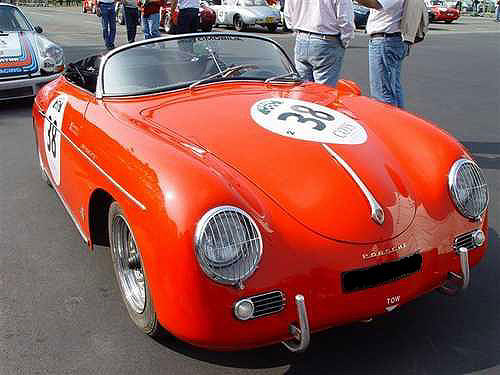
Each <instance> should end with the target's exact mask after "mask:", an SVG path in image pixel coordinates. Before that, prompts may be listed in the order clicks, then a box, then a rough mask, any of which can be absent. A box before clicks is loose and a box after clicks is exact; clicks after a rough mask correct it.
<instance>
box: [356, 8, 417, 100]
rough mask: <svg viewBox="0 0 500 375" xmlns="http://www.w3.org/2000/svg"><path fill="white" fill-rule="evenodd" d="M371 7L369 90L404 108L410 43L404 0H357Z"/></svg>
mask: <svg viewBox="0 0 500 375" xmlns="http://www.w3.org/2000/svg"><path fill="white" fill-rule="evenodd" d="M358 2H359V3H360V4H361V5H364V6H366V7H368V8H371V9H370V15H369V16H368V22H367V24H366V32H367V34H369V36H370V40H369V42H368V68H369V75H370V93H371V96H372V97H374V98H375V99H378V100H381V101H383V102H385V103H388V104H392V105H395V106H397V107H399V108H403V107H404V95H403V88H402V85H401V66H402V63H403V60H404V58H405V57H406V56H407V55H408V52H409V44H408V43H405V42H404V41H403V38H402V36H401V18H402V15H403V5H404V0H358Z"/></svg>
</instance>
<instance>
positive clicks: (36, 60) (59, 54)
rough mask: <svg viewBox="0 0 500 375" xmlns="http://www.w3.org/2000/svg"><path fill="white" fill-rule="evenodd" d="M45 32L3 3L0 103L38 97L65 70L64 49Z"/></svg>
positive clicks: (16, 10) (0, 32)
mask: <svg viewBox="0 0 500 375" xmlns="http://www.w3.org/2000/svg"><path fill="white" fill-rule="evenodd" d="M41 33H42V28H41V27H40V26H36V27H33V25H32V24H31V23H30V22H29V21H28V19H27V18H26V17H25V15H24V14H23V13H22V12H21V10H20V9H19V8H18V7H16V6H13V5H10V4H0V101H1V100H5V99H12V98H25V97H30V96H35V95H36V93H37V92H38V90H39V89H40V88H41V87H42V86H43V85H44V84H46V83H47V82H49V81H51V80H53V79H54V78H56V77H57V75H58V73H60V72H62V71H63V70H64V54H63V50H62V48H61V47H59V46H58V45H56V44H54V43H53V42H51V41H50V40H48V39H47V38H45V37H43V36H42V35H40V34H41Z"/></svg>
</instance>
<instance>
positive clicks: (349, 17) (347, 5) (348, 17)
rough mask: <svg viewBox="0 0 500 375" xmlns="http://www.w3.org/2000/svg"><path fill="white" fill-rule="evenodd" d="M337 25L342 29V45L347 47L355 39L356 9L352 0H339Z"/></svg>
mask: <svg viewBox="0 0 500 375" xmlns="http://www.w3.org/2000/svg"><path fill="white" fill-rule="evenodd" d="M335 11H336V15H337V27H338V28H339V31H340V40H341V42H342V46H343V47H344V48H346V47H347V46H348V45H349V43H350V42H351V40H352V39H354V30H355V29H356V26H355V25H354V10H353V7H352V1H351V0H338V1H337V4H336V9H335Z"/></svg>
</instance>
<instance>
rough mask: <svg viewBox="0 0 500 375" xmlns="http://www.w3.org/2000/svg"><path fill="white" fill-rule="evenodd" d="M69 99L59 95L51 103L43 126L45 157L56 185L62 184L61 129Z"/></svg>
mask: <svg viewBox="0 0 500 375" xmlns="http://www.w3.org/2000/svg"><path fill="white" fill-rule="evenodd" d="M67 103H68V97H67V96H66V95H59V96H58V97H56V98H55V99H53V100H52V101H51V102H50V105H49V107H48V109H47V113H46V114H45V121H44V124H43V134H44V136H43V138H44V143H45V155H46V156H47V162H48V164H49V169H50V173H51V175H52V179H53V180H54V183H55V184H56V185H57V186H59V185H60V183H61V128H62V122H63V119H64V111H65V109H66V104H67Z"/></svg>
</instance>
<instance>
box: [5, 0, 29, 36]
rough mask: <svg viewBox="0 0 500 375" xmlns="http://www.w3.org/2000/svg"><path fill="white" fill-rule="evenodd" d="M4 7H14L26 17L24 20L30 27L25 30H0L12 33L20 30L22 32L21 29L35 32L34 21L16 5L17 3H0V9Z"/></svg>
mask: <svg viewBox="0 0 500 375" xmlns="http://www.w3.org/2000/svg"><path fill="white" fill-rule="evenodd" d="M2 7H6V8H7V7H9V8H14V11H17V12H19V14H20V15H21V16H22V17H23V18H24V21H25V22H26V24H27V25H28V29H27V30H24V29H21V30H1V29H0V31H3V32H11V33H18V32H21V31H33V32H34V31H35V29H34V27H33V25H32V23H31V22H30V20H29V19H28V17H26V15H25V14H24V13H23V12H22V11H21V9H19V7H17V6H15V5H12V4H5V3H1V4H0V9H2Z"/></svg>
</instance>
